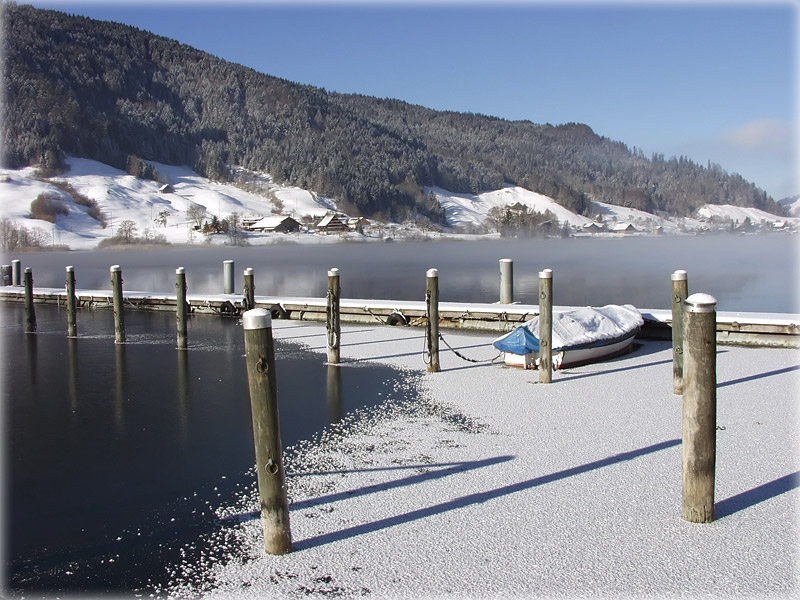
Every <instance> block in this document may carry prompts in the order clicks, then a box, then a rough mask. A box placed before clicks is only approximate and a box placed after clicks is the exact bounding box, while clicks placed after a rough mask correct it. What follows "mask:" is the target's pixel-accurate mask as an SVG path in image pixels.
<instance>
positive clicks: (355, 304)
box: [0, 285, 800, 348]
mask: <svg viewBox="0 0 800 600" xmlns="http://www.w3.org/2000/svg"><path fill="white" fill-rule="evenodd" d="M75 295H76V297H77V299H78V302H77V306H78V307H79V308H80V309H94V308H99V309H103V308H109V309H110V308H112V305H113V296H112V291H111V290H76V291H75ZM66 299H67V293H66V290H65V289H62V288H34V291H33V300H34V303H35V304H50V305H60V306H66ZM186 300H187V302H188V304H189V307H190V311H191V313H192V314H208V315H221V316H225V317H237V316H239V315H241V314H242V312H244V310H245V306H246V303H245V296H244V295H242V294H187V297H186ZM0 301H4V302H19V303H24V301H25V289H24V287H22V286H13V285H12V286H3V287H0ZM124 304H125V308H126V309H127V308H130V309H132V310H134V309H135V310H167V311H176V310H177V308H176V307H177V296H176V295H175V294H166V293H164V294H159V293H151V292H136V291H125V292H124ZM255 307H257V308H265V309H268V310H270V312H271V313H272V316H273V318H274V319H295V320H304V321H322V322H324V321H325V317H326V307H327V301H326V299H325V298H306V297H278V296H256V297H255ZM340 310H341V320H342V322H347V323H374V324H378V323H380V324H384V325H404V326H423V325H424V324H425V314H426V313H425V302H424V301H423V300H420V301H406V300H403V301H399V300H398V301H394V300H372V299H346V298H342V299H341V301H340ZM553 310H554V312H564V311H567V310H572V307H567V306H556V307H554V308H553ZM639 311H640V312H641V313H642V316H643V317H644V322H645V325H644V328H643V330H642V332H641V334H640V337H643V338H649V339H670V337H671V321H672V313H671V310H668V309H665V310H661V309H639ZM538 314H539V307H538V306H537V305H535V304H480V303H474V302H440V303H439V326H440V327H444V328H455V329H468V330H476V331H497V332H498V333H502V332H506V331H510V330H512V329H513V328H514V327H516V326H517V325H520V324H522V323H524V322H525V321H528V320H530V319H532V318H533V317H535V316H537V315H538ZM717 342H718V343H720V344H737V345H751V346H767V347H778V348H800V315H798V314H788V313H743V312H725V311H721V312H717Z"/></svg>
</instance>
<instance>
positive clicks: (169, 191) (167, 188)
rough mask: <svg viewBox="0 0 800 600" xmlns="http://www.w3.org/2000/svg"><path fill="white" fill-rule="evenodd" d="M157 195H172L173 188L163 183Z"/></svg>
mask: <svg viewBox="0 0 800 600" xmlns="http://www.w3.org/2000/svg"><path fill="white" fill-rule="evenodd" d="M158 193H159V194H174V193H175V188H173V187H172V186H171V185H170V184H168V183H165V184H164V185H162V186H161V187H160V188H158Z"/></svg>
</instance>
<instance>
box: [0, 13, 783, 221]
mask: <svg viewBox="0 0 800 600" xmlns="http://www.w3.org/2000/svg"><path fill="white" fill-rule="evenodd" d="M2 10H3V19H2V23H3V29H4V31H3V33H4V44H5V48H4V49H3V82H4V86H5V89H4V96H5V102H4V103H3V107H2V118H3V123H4V127H3V132H2V136H3V137H2V151H3V157H4V158H3V160H4V166H6V167H17V168H18V167H22V166H27V165H31V164H42V165H43V166H44V167H45V168H46V169H50V170H51V171H52V172H58V170H59V169H60V168H61V167H62V166H63V162H64V159H65V157H66V156H67V155H70V156H76V157H84V158H90V159H94V160H99V161H102V162H104V163H107V164H110V165H112V166H114V167H116V168H119V169H124V170H126V171H127V172H129V173H132V174H137V175H140V176H147V177H153V178H157V177H158V173H156V172H154V171H153V169H152V168H149V167H148V166H147V165H148V164H149V162H152V161H156V162H159V163H163V164H167V165H185V166H189V167H191V168H193V169H194V170H195V171H196V172H198V173H200V174H201V175H203V176H205V177H208V178H210V179H213V180H217V181H225V180H229V179H230V178H231V177H232V176H233V175H232V172H231V170H230V168H229V167H228V166H229V165H239V166H241V167H244V168H247V169H250V170H253V171H259V172H265V173H269V174H270V175H271V176H272V178H273V179H274V181H275V182H278V183H282V184H287V185H295V186H299V187H301V188H304V189H309V190H314V191H315V192H317V193H319V194H322V195H326V196H329V197H332V198H335V199H336V202H337V204H338V205H339V207H340V209H342V210H345V211H346V212H349V213H351V214H364V215H368V216H377V217H381V218H384V219H387V220H389V219H390V220H404V219H405V218H407V217H408V216H410V215H415V214H421V215H424V216H426V217H427V218H429V219H431V220H433V221H439V222H442V221H444V220H445V218H446V215H445V212H444V210H443V208H442V206H441V205H440V203H439V202H438V200H437V196H436V194H433V195H431V194H429V193H426V189H427V190H430V189H431V188H433V187H436V188H439V189H443V190H447V191H449V192H451V193H456V194H472V195H477V194H481V193H484V192H490V191H498V190H502V189H504V188H505V187H506V186H518V187H521V188H524V189H526V190H529V191H530V192H533V193H536V194H541V195H543V196H547V197H548V198H552V199H554V200H555V201H556V202H558V203H559V204H560V205H562V206H564V207H565V208H568V209H570V210H572V211H574V212H576V213H578V214H582V215H588V214H589V213H590V212H591V207H592V202H593V201H595V202H603V203H607V204H611V205H619V206H625V207H629V208H632V209H637V210H643V211H647V212H650V213H657V212H664V213H668V214H671V215H682V216H689V215H691V214H692V213H693V212H694V211H695V210H696V209H697V208H699V207H700V206H703V205H705V204H728V205H737V206H751V207H756V208H759V209H763V210H766V211H769V212H772V213H775V214H783V210H782V208H781V207H780V206H779V205H778V204H777V203H775V202H774V200H773V199H772V198H770V197H769V196H768V195H767V194H766V192H764V191H763V190H761V189H759V188H758V187H756V186H755V185H754V184H753V183H750V182H747V181H745V180H744V179H743V178H742V177H741V176H740V175H737V174H729V173H727V172H725V171H724V170H723V169H722V168H721V167H720V166H719V165H714V164H708V165H707V166H701V165H698V164H696V163H694V162H692V161H691V160H688V159H686V158H684V157H678V158H675V157H672V158H669V159H666V158H664V156H663V155H653V156H652V157H650V158H647V157H645V156H644V154H643V153H642V152H641V150H637V149H635V148H634V149H633V150H631V149H629V148H628V147H627V146H626V145H625V144H623V143H622V142H616V141H612V140H609V139H607V138H604V137H601V136H598V135H597V134H595V133H594V132H593V131H592V129H591V128H590V127H588V126H587V125H583V124H577V123H571V124H566V125H559V126H552V125H549V124H544V125H541V124H534V123H531V122H528V121H513V122H512V121H506V120H503V119H498V118H494V117H489V116H484V115H476V114H463V113H455V112H446V111H434V110H431V109H427V108H424V107H421V106H415V105H411V104H408V103H405V102H402V101H399V100H391V99H376V98H371V97H367V96H360V95H345V94H335V93H328V92H326V91H325V90H324V89H320V88H314V87H311V86H306V85H300V84H296V83H292V82H289V81H286V80H283V79H278V78H275V77H271V76H269V75H265V74H262V73H258V72H256V71H254V70H252V69H248V68H246V67H243V66H240V65H236V64H232V63H228V62H225V61H223V60H220V59H218V58H216V57H214V56H211V55H209V54H207V53H204V52H201V51H199V50H196V49H193V48H190V47H188V46H186V45H182V44H179V43H178V42H175V41H173V40H169V39H166V38H163V37H159V36H156V35H153V34H151V33H148V32H145V31H141V30H139V29H136V28H133V27H128V26H125V25H120V24H116V23H108V22H102V21H96V20H92V19H88V18H85V17H77V16H70V15H67V14H64V13H60V12H57V11H49V10H40V9H34V8H32V7H30V6H17V5H16V4H13V3H4V4H3V5H2Z"/></svg>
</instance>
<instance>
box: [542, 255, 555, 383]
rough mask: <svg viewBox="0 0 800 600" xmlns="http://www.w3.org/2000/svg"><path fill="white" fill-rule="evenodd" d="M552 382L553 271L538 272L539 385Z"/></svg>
mask: <svg viewBox="0 0 800 600" xmlns="http://www.w3.org/2000/svg"><path fill="white" fill-rule="evenodd" d="M552 381H553V271H552V270H551V269H545V270H544V271H540V272H539V383H550V382H552Z"/></svg>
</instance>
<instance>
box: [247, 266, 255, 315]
mask: <svg viewBox="0 0 800 600" xmlns="http://www.w3.org/2000/svg"><path fill="white" fill-rule="evenodd" d="M244 305H245V310H250V309H251V308H255V307H256V283H255V277H254V276H253V269H251V268H250V267H247V268H246V269H245V270H244Z"/></svg>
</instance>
